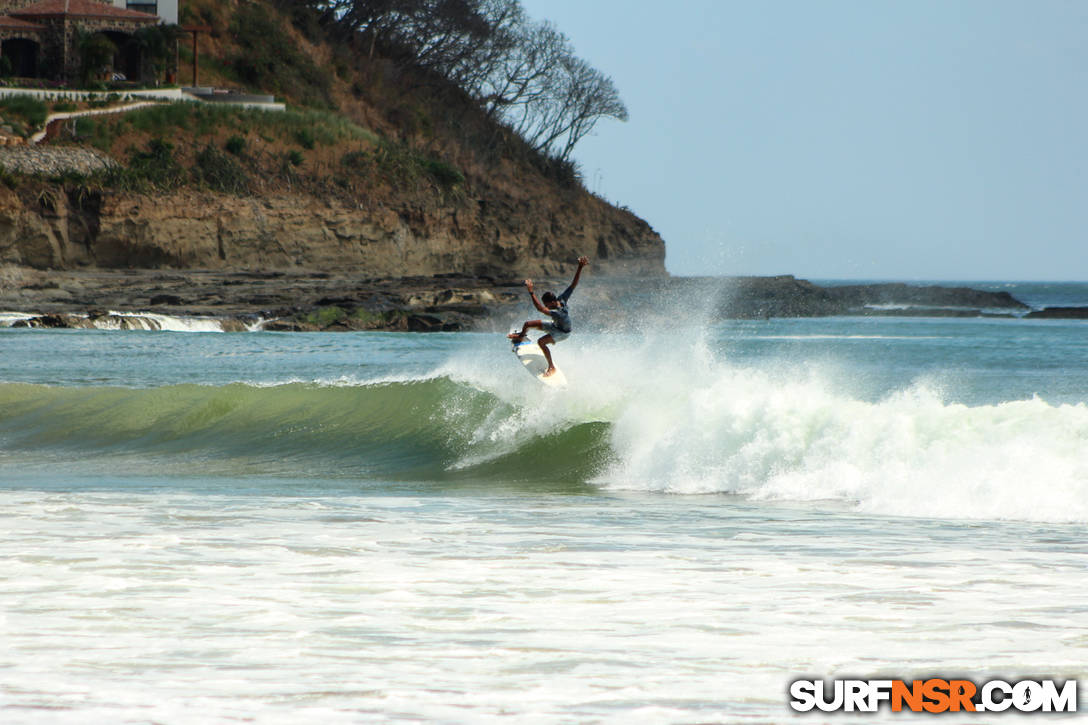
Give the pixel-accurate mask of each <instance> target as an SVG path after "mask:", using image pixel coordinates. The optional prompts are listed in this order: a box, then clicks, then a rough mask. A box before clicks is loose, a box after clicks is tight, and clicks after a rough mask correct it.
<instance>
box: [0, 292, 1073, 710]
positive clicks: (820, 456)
mask: <svg viewBox="0 0 1088 725" xmlns="http://www.w3.org/2000/svg"><path fill="white" fill-rule="evenodd" d="M587 283H588V281H587V282H584V283H583V284H587ZM996 284H1008V285H1010V287H1009V290H1010V291H1011V292H1012V293H1013V294H1014V295H1017V288H1016V285H1017V284H1019V285H1020V286H1019V289H1020V290H1025V289H1029V288H1030V294H1031V295H1033V297H1032V299H1031V300H1030V303H1031V304H1033V305H1035V306H1044V305H1046V304H1065V305H1069V304H1084V305H1088V285H1075V284H1069V285H1063V286H1060V289H1057V290H1056V291H1055V290H1050V291H1048V290H1047V289H1045V288H1044V286H1039V285H1035V286H1030V285H1026V284H1025V283H995V285H996ZM993 288H997V287H996V286H995V287H993ZM574 302H575V306H574V312H575V315H576V321H578V322H580V323H581V324H582V327H581V329H580V332H579V333H576V334H575V335H573V336H572V337H571V338H570V339H569V340H568V341H566V342H564V343H562V344H561V345H559V346H558V348H557V351H556V359H557V361H558V362H559V364H560V365H561V366H562V367H563V369H564V371H565V372H566V374H567V376H568V378H569V380H570V385H569V387H568V388H567V389H565V390H562V391H552V390H548V389H544V388H543V387H542V386H540V385H539V384H538V383H537V381H535V380H534V379H532V378H531V377H529V376H528V375H526V374H525V372H524V371H523V370H522V369H521V367H520V365H519V364H518V363H517V361H516V360H515V359H514V357H513V356H512V355H511V354H510V353H509V347H508V345H507V343H506V341H505V339H504V338H503V336H502V335H501V334H500V333H501V332H504V331H505V329H506V328H507V327H509V326H510V325H511V324H513V322H515V321H514V320H496V322H495V332H493V333H456V334H429V335H423V334H411V333H337V334H276V333H263V332H252V333H236V334H216V333H211V332H202V333H190V332H167V331H162V332H151V331H100V330H81V331H42V330H26V329H6V328H0V561H2V562H3V567H2V568H0V722H4V723H88V722H91V723H95V722H101V723H119V722H137V723H144V722H155V723H208V722H237V721H249V722H260V723H298V722H322V723H356V722H383V723H385V722H443V723H447V722H448V723H454V722H500V721H501V722H517V723H554V722H578V723H586V722H589V723H593V722H604V723H631V722H638V723H643V722H645V723H674V722H785V721H790V720H793V719H795V718H800V719H801V720H802V721H806V722H817V721H818V719H817V718H814V717H813V716H812V715H811V714H810V715H807V716H800V715H794V714H793V713H792V711H791V710H790V709H789V708H788V697H787V688H788V685H789V683H790V681H792V680H794V679H797V678H802V677H804V678H834V677H873V678H876V677H897V678H898V677H901V678H904V679H910V678H914V677H928V676H933V675H944V676H965V677H968V678H970V679H973V680H975V681H984V680H987V679H993V678H1001V679H1006V680H1017V679H1024V678H1044V677H1053V678H1057V679H1063V680H1064V679H1067V678H1080V679H1083V678H1084V677H1086V676H1088V626H1086V625H1085V622H1086V621H1088V618H1085V619H1082V617H1085V615H1086V614H1088V576H1086V574H1085V572H1086V570H1088V539H1086V537H1085V536H1084V531H1085V525H1086V523H1088V322H1084V321H1076V320H1024V319H923V318H917V319H910V318H887V319H882V318H828V319H797V320H793V319H790V320H766V321H720V320H713V319H710V318H709V317H708V316H707V315H705V314H701V312H700V311H701V310H709V309H713V308H714V304H713V300H712V299H685V300H675V299H668V300H662V301H661V303H660V304H659V305H656V306H655V308H656V309H657V310H658V312H660V313H661V314H660V315H659V316H656V317H655V316H646V317H644V318H640V319H639V320H638V321H637V322H636V323H632V324H629V325H625V326H622V327H618V326H615V325H614V324H613V323H611V322H608V320H610V319H611V318H610V317H609V316H608V314H607V312H608V311H607V309H605V306H604V305H603V303H595V304H592V305H588V304H587V305H586V306H585V307H583V308H579V307H578V306H577V302H578V300H577V298H576V299H575V300H574ZM526 313H528V309H527V310H526ZM579 316H580V318H581V319H580V320H579ZM1081 699H1082V700H1083V699H1085V698H1083V697H1082V698H1081ZM1083 707H1084V706H1082V713H1083V712H1084V709H1083ZM842 717H847V718H848V719H849V717H850V716H842ZM842 717H829V718H828V719H829V720H832V721H840V720H842ZM853 717H854V718H857V717H858V716H856V715H855V716H853ZM1009 717H1010V716H1008V715H1006V716H1005V719H1008V718H1009ZM1051 717H1053V716H1051ZM865 719H866V721H868V720H871V719H873V718H871V717H866V718H865ZM878 719H887V720H902V719H908V720H913V719H915V718H912V717H910V716H907V715H903V714H892V713H888V712H885V713H882V714H881V715H880V716H879V718H878ZM945 719H946V720H947V719H948V718H945ZM1014 719H1015V718H1014ZM1058 719H1062V718H1060V717H1059V718H1058ZM954 721H964V722H982V721H985V719H984V718H983V719H979V718H972V717H967V716H964V717H961V718H960V719H959V720H954Z"/></svg>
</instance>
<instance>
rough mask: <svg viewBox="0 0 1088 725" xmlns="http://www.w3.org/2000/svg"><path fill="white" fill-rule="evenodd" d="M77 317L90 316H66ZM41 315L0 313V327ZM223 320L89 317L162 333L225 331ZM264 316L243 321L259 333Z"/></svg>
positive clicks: (98, 325) (100, 323) (101, 323)
mask: <svg viewBox="0 0 1088 725" xmlns="http://www.w3.org/2000/svg"><path fill="white" fill-rule="evenodd" d="M67 316H68V317H74V318H77V319H83V320H86V319H89V318H90V316H89V315H87V314H85V313H74V314H69V315H67ZM37 317H41V314H40V313H34V312H14V311H10V312H7V311H6V312H0V327H13V326H14V325H15V324H16V323H18V322H22V321H24V320H33V319H35V318H37ZM223 322H224V321H223V320H221V319H219V318H216V317H175V316H172V315H162V314H158V313H155V312H118V311H116V310H110V311H109V312H108V313H107V314H105V315H102V316H101V317H95V318H93V319H92V320H91V323H92V325H93V326H94V327H95V329H98V330H148V331H156V332H157V331H162V332H224V329H223ZM266 322H268V320H265V319H258V320H256V321H254V322H251V323H243V324H244V325H245V329H246V331H247V332H259V331H260V330H261V329H262V327H263V326H264V324H265V323H266Z"/></svg>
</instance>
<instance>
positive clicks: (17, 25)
mask: <svg viewBox="0 0 1088 725" xmlns="http://www.w3.org/2000/svg"><path fill="white" fill-rule="evenodd" d="M0 28H3V29H4V30H45V26H44V25H38V24H37V23H28V22H27V21H25V20H20V19H19V18H13V17H10V16H8V15H0Z"/></svg>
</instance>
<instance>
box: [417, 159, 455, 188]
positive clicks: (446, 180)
mask: <svg viewBox="0 0 1088 725" xmlns="http://www.w3.org/2000/svg"><path fill="white" fill-rule="evenodd" d="M420 164H421V165H422V166H423V169H424V170H425V171H426V172H427V173H428V174H430V176H431V178H432V179H434V180H435V181H437V182H438V183H439V184H440V185H441V186H457V185H458V184H463V183H465V175H464V174H462V173H461V170H460V169H458V168H456V167H455V166H451V165H450V164H447V163H446V162H445V161H439V160H437V159H423V160H422V161H421V162H420Z"/></svg>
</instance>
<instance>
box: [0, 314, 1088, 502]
mask: <svg viewBox="0 0 1088 725" xmlns="http://www.w3.org/2000/svg"><path fill="white" fill-rule="evenodd" d="M622 339H623V338H620V337H608V336H598V337H597V338H590V337H588V336H587V337H585V338H582V339H581V340H579V341H578V342H576V343H575V344H574V345H571V346H568V347H565V348H563V349H561V351H560V352H561V353H562V357H561V365H562V366H563V368H564V370H565V371H566V373H567V376H568V378H569V379H570V380H571V385H570V387H569V388H567V389H566V390H563V391H551V390H545V389H542V388H541V387H540V386H539V384H538V383H537V382H536V381H535V380H533V379H532V378H530V377H529V376H527V375H524V374H523V372H522V371H520V370H518V369H517V368H516V367H515V366H514V365H513V364H511V360H510V359H509V358H508V356H507V354H503V355H481V354H480V352H479V351H478V350H469V349H467V346H466V349H462V350H460V351H459V352H456V351H455V352H454V353H453V354H452V355H451V356H450V357H449V358H448V359H447V360H446V362H445V363H444V364H442V365H441V366H440V367H439V369H438V370H435V371H434V372H433V373H431V374H428V375H419V376H414V377H409V378H406V379H393V378H390V379H386V380H383V381H378V382H374V381H371V382H367V381H353V380H343V379H342V380H338V381H334V382H330V383H325V384H318V383H299V382H293V383H286V384H262V385H258V384H242V383H235V384H229V385H219V386H213V385H168V386H162V387H152V388H143V389H132V388H120V387H54V386H44V385H32V384H22V383H9V384H0V471H2V470H4V469H7V470H15V471H21V472H34V471H39V472H41V471H46V472H54V471H57V470H72V471H80V472H82V471H96V470H97V471H103V472H108V473H119V474H121V473H124V474H134V475H144V474H148V475H158V474H163V475H171V476H209V475H225V476H238V475H250V474H252V475H270V476H290V477H299V478H306V477H326V478H335V479H352V480H383V481H398V480H411V481H481V482H501V483H503V484H506V483H514V484H517V483H521V482H538V483H543V482H551V483H555V484H562V485H566V486H568V489H569V487H570V486H596V487H603V488H606V489H614V490H634V491H645V492H664V493H671V494H735V495H741V496H745V497H748V498H750V499H756V500H773V501H795V502H796V501H807V502H821V503H819V504H817V505H833V506H835V507H838V508H841V507H849V508H853V509H856V510H858V511H861V512H868V513H878V514H888V515H904V516H923V517H938V518H954V519H1011V520H1027V521H1055V522H1058V521H1088V453H1086V451H1088V406H1086V405H1085V404H1084V403H1075V404H1064V405H1055V404H1051V403H1048V402H1046V401H1045V400H1043V399H1041V398H1030V399H1022V400H1011V401H1005V402H996V403H992V404H980V405H965V404H962V403H957V402H949V401H947V400H945V399H944V397H943V396H942V394H941V393H940V392H939V391H938V390H937V389H936V386H934V385H926V384H924V383H919V382H916V383H914V384H908V385H906V386H901V387H900V389H898V390H897V391H896V392H891V393H885V394H882V395H880V396H869V397H863V396H859V395H854V394H852V393H851V392H850V391H849V390H848V389H847V387H848V386H847V385H844V384H843V382H842V379H841V378H842V377H843V376H842V375H841V374H840V375H839V376H838V378H836V381H835V382H829V378H828V376H827V375H821V373H828V371H827V370H821V369H820V366H819V365H818V364H816V363H812V362H811V361H809V362H808V363H804V364H801V365H792V366H791V365H785V364H784V365H781V366H778V367H776V366H774V365H767V364H760V365H749V366H744V365H738V364H734V363H730V362H729V361H728V360H724V359H723V356H722V355H721V354H720V352H718V353H713V352H711V351H710V350H709V349H708V348H707V346H706V345H705V344H704V343H703V342H702V341H700V340H699V339H697V338H690V337H688V336H687V333H685V332H684V331H680V332H678V333H677V334H676V336H675V337H673V338H669V337H667V336H666V337H661V336H659V337H657V338H655V339H654V341H653V342H652V343H651V342H646V341H642V342H640V343H638V344H637V345H635V346H632V345H630V344H629V343H628V344H626V345H624V346H621V345H620V344H618V343H619V341H620V340H622ZM635 339H640V338H638V337H637V336H636V337H635Z"/></svg>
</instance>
